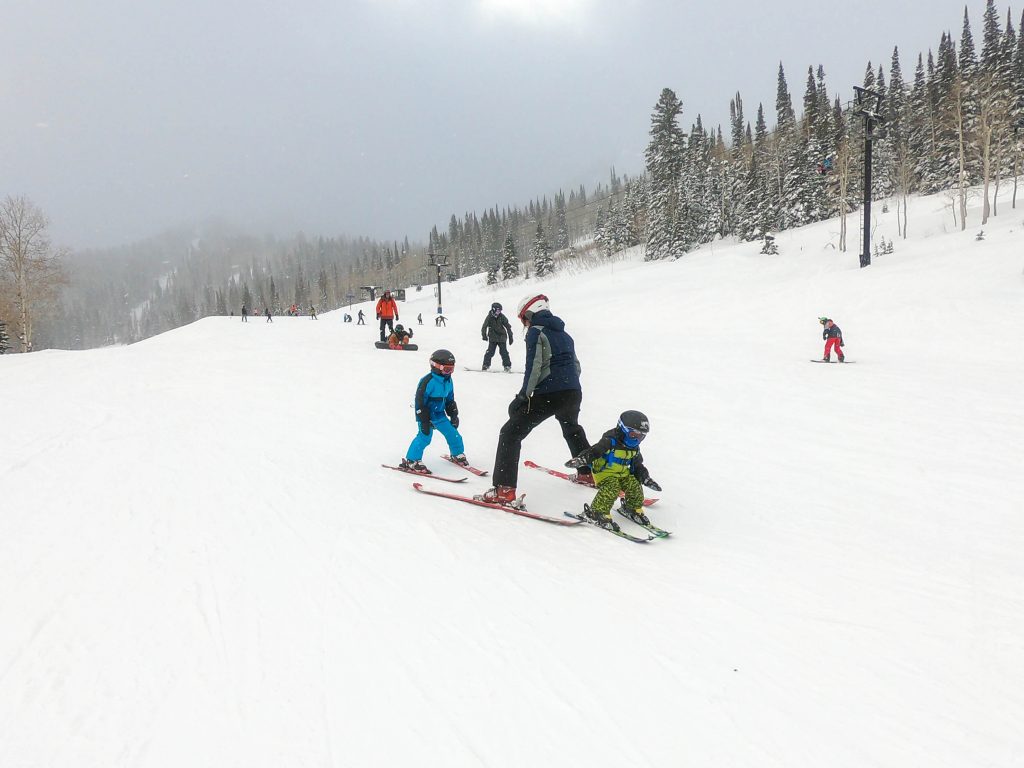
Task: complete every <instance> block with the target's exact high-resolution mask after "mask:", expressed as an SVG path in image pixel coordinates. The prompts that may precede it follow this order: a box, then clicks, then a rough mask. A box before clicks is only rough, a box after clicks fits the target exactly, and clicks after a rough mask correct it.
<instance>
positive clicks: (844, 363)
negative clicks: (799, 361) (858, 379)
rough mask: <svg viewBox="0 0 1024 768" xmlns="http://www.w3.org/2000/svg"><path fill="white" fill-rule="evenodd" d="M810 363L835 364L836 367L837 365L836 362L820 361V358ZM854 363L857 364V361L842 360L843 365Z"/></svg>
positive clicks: (837, 362)
mask: <svg viewBox="0 0 1024 768" xmlns="http://www.w3.org/2000/svg"><path fill="white" fill-rule="evenodd" d="M811 362H812V363H835V364H837V365H838V364H839V361H838V360H822V359H820V358H819V359H817V360H815V359H812V360H811ZM855 362H857V361H856V360H844V361H843V365H853V364H854V363H855Z"/></svg>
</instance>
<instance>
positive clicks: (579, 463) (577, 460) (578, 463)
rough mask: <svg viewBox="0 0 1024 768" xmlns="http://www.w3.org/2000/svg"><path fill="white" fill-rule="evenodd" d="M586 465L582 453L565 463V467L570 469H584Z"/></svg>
mask: <svg viewBox="0 0 1024 768" xmlns="http://www.w3.org/2000/svg"><path fill="white" fill-rule="evenodd" d="M586 465H587V460H586V459H585V458H583V454H582V453H581V454H580V455H579V456H574V457H573V458H571V459H569V460H568V461H567V462H565V466H567V467H569V468H570V469H579V468H580V467H585V466H586Z"/></svg>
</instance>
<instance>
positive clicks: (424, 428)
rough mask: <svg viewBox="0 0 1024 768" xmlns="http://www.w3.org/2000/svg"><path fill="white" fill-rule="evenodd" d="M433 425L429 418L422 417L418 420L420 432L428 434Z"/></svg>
mask: <svg viewBox="0 0 1024 768" xmlns="http://www.w3.org/2000/svg"><path fill="white" fill-rule="evenodd" d="M433 427H434V425H433V424H431V423H430V419H424V420H423V421H421V422H420V432H422V433H423V434H424V435H429V434H430V430H431V429H433Z"/></svg>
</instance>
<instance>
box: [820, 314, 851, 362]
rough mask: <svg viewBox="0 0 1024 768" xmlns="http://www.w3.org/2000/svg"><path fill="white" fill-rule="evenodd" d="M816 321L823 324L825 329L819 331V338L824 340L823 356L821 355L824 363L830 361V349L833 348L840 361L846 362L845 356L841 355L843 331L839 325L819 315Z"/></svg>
mask: <svg viewBox="0 0 1024 768" xmlns="http://www.w3.org/2000/svg"><path fill="white" fill-rule="evenodd" d="M818 322H819V323H821V324H822V325H823V326H825V329H824V330H823V331H822V332H821V338H822V339H823V340H824V341H825V356H824V357H822V358H821V359H822V361H823V362H826V363H830V362H832V350H833V349H835V351H836V355H838V357H839V362H840V363H845V362H846V356H845V355H843V350H842V346H843V332H842V330H840V328H839V326H838V325H836V324H835V323H833V322H832V320H831V318H828V317H819V318H818Z"/></svg>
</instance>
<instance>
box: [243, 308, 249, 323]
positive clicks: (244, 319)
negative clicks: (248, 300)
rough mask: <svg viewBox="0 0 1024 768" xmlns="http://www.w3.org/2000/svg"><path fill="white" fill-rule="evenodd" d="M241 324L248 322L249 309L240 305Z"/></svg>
mask: <svg viewBox="0 0 1024 768" xmlns="http://www.w3.org/2000/svg"><path fill="white" fill-rule="evenodd" d="M242 322H243V323H248V322H249V308H248V307H247V306H245V304H243V305H242Z"/></svg>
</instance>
